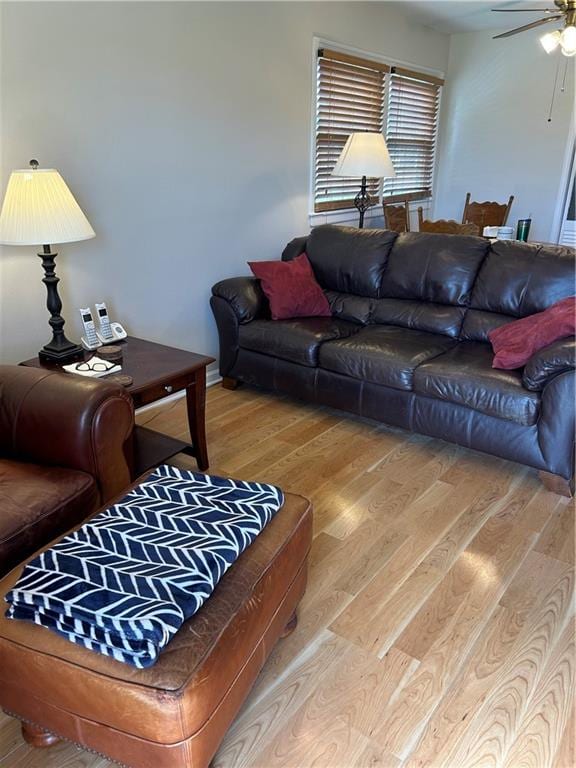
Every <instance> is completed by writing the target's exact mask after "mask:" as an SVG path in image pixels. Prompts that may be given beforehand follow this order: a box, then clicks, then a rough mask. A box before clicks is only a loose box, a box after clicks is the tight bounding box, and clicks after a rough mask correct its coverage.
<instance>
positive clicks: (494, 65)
mask: <svg viewBox="0 0 576 768" xmlns="http://www.w3.org/2000/svg"><path fill="white" fill-rule="evenodd" d="M493 34H494V33H493V32H477V33H465V34H457V35H453V36H452V37H451V43H450V60H449V65H448V72H447V77H446V83H447V84H446V88H445V92H444V95H443V103H442V122H441V128H440V137H441V141H440V147H439V157H438V173H437V177H436V195H435V205H434V215H435V217H436V218H451V219H457V220H458V221H460V219H461V216H462V210H463V207H464V200H465V197H466V193H467V192H471V193H472V199H473V200H500V201H504V200H507V199H508V197H509V196H510V195H512V194H513V195H515V200H514V203H513V207H512V210H511V213H510V218H509V224H511V225H513V226H515V225H516V222H517V220H518V219H519V218H525V217H528V216H529V215H530V214H532V229H531V232H530V238H531V239H533V240H545V241H549V240H551V239H552V238H553V236H554V235H556V234H557V233H556V232H554V231H553V224H554V215H555V212H556V206H557V204H558V202H559V197H560V196H561V195H562V193H563V190H562V189H561V176H562V171H563V168H564V163H565V158H566V149H567V142H568V136H569V131H570V123H571V117H572V109H573V103H574V60H570V59H566V58H564V57H560V62H561V68H560V74H559V81H560V82H561V80H562V78H563V74H564V67H565V65H566V64H568V76H567V80H566V91H565V93H563V94H562V93H560V92H559V86H558V92H557V93H556V97H555V105H554V111H553V115H552V121H551V122H548V110H549V106H550V100H551V98H552V90H553V84H554V77H555V73H556V65H557V62H558V56H559V54H558V55H556V56H548V55H547V54H546V53H545V52H544V50H543V49H542V47H541V46H540V44H539V42H538V37H539V35H541V34H542V30H535V31H530V32H525V33H522V34H519V35H516V36H514V37H510V38H505V39H502V40H492V35H493Z"/></svg>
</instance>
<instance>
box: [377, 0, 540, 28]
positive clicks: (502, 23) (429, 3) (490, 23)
mask: <svg viewBox="0 0 576 768" xmlns="http://www.w3.org/2000/svg"><path fill="white" fill-rule="evenodd" d="M391 5H395V6H396V7H398V8H401V10H402V12H403V13H404V15H406V16H408V17H409V18H411V19H413V20H414V21H417V22H418V23H420V24H423V25H424V26H426V27H432V29H435V30H437V31H438V32H444V33H446V34H452V33H454V32H475V31H476V30H481V29H494V30H506V29H513V28H514V27H519V26H520V25H521V24H529V23H530V22H531V21H536V20H537V19H541V18H542V17H543V16H544V14H543V13H542V12H541V11H535V12H534V13H492V11H491V9H492V8H540V9H541V8H554V7H555V6H554V3H553V2H552V1H551V0H541V2H539V0H526V2H522V1H519V0H513V2H506V3H502V2H489V0H470V2H468V1H467V0H396V1H395V2H392V3H391Z"/></svg>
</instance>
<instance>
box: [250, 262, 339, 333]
mask: <svg viewBox="0 0 576 768" xmlns="http://www.w3.org/2000/svg"><path fill="white" fill-rule="evenodd" d="M248 266H249V267H250V269H251V270H252V272H253V273H254V275H255V276H256V277H257V278H258V279H259V280H260V285H261V286H262V290H263V291H264V293H265V294H266V296H267V297H268V301H269V302H270V309H271V311H272V320H287V319H288V318H290V317H330V316H331V315H332V313H331V312H330V305H329V304H328V299H327V298H326V296H325V295H324V292H323V290H322V288H320V286H319V285H318V283H317V282H316V278H315V277H314V272H313V271H312V267H311V266H310V262H309V261H308V256H307V255H306V254H305V253H301V254H300V256H297V257H296V258H295V259H292V261H249V262H248Z"/></svg>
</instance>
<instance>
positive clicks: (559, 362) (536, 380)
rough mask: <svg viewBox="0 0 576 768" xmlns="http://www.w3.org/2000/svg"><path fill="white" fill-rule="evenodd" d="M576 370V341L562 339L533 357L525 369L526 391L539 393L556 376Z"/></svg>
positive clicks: (523, 380)
mask: <svg viewBox="0 0 576 768" xmlns="http://www.w3.org/2000/svg"><path fill="white" fill-rule="evenodd" d="M575 368H576V339H575V338H574V337H569V338H565V339H560V340H559V341H555V342H554V343H553V344H550V345H549V346H547V347H544V349H541V350H540V351H539V352H536V354H535V355H532V357H531V358H530V360H528V362H527V363H526V366H525V368H524V373H523V374H522V383H523V384H524V386H525V387H526V389H530V390H533V391H536V392H538V391H540V390H542V389H544V387H545V386H546V384H548V382H549V381H551V380H552V379H553V378H554V377H555V376H558V375H559V374H560V373H565V372H567V371H573V370H574V369H575Z"/></svg>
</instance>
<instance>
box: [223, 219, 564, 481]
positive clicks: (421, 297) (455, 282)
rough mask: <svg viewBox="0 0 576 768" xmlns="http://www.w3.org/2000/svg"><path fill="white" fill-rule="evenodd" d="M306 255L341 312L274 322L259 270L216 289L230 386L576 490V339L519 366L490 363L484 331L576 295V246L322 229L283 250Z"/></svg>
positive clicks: (334, 307) (335, 309)
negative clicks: (466, 451)
mask: <svg viewBox="0 0 576 768" xmlns="http://www.w3.org/2000/svg"><path fill="white" fill-rule="evenodd" d="M303 251H306V253H307V254H308V257H309V259H310V262H311V264H312V267H313V269H314V272H315V275H316V278H317V280H318V282H319V283H320V285H321V286H322V288H323V289H324V290H325V293H326V296H327V297H328V300H329V302H330V306H331V309H332V315H333V316H332V318H297V319H294V320H281V321H273V320H271V319H270V312H269V306H268V302H267V299H266V298H265V296H264V294H263V293H262V290H261V288H260V284H259V281H258V280H256V279H255V278H250V277H237V278H231V279H228V280H223V281H221V282H219V283H217V284H216V285H215V286H214V287H213V289H212V294H213V295H212V298H211V305H212V309H213V311H214V315H215V318H216V323H217V326H218V332H219V336H220V373H221V374H222V376H223V377H225V383H227V384H229V385H231V386H233V385H234V382H237V381H242V382H246V383H248V384H255V385H258V386H262V387H265V388H268V389H272V390H278V391H281V392H287V393H290V394H293V395H295V396H297V397H301V398H303V399H305V400H310V401H312V402H317V403H322V404H325V405H328V406H332V407H335V408H341V409H344V410H347V411H351V412H353V413H357V414H360V415H362V416H367V417H370V418H373V419H377V420H379V421H383V422H386V423H388V424H392V425H395V426H399V427H403V428H405V429H409V430H412V431H415V432H421V433H423V434H426V435H431V436H433V437H439V438H442V439H444V440H449V441H451V442H455V443H458V444H460V445H463V446H466V447H469V448H474V449H476V450H479V451H484V452H486V453H489V454H493V455H495V456H500V457H502V458H505V459H511V460H513V461H517V462H520V463H522V464H526V465H528V466H531V467H535V468H537V469H539V470H542V471H544V473H546V474H545V475H544V479H545V481H548V482H549V484H550V486H549V487H553V488H554V489H555V490H561V489H563V488H564V489H565V490H566V491H568V485H570V486H571V487H572V490H573V484H574V426H575V405H574V402H575V393H574V368H575V345H574V339H569V340H564V341H562V342H558V343H557V344H555V345H551V347H549V348H547V349H545V350H543V351H542V352H540V353H539V354H538V355H535V356H534V357H533V358H532V360H530V361H529V363H528V365H527V366H526V368H525V369H524V370H515V371H502V370H495V369H494V368H492V359H493V353H492V348H491V345H490V343H489V339H488V332H489V331H490V330H491V329H493V328H496V327H498V326H500V325H503V324H505V323H509V322H510V321H512V320H514V319H515V318H520V317H525V316H527V315H530V314H533V313H535V312H539V311H542V310H543V309H545V308H546V307H548V306H550V305H551V304H553V303H554V302H556V301H558V300H560V299H562V298H564V297H566V296H571V295H573V294H574V292H575V289H574V252H573V251H572V250H571V249H569V248H561V247H557V246H550V247H541V246H538V245H530V244H526V243H519V242H515V241H499V242H494V243H491V242H490V241H489V240H486V239H484V238H480V237H472V236H463V235H443V234H427V233H410V232H406V233H402V234H397V233H395V232H391V231H388V230H374V229H373V230H370V229H365V230H360V229H352V228H348V227H335V226H331V225H325V226H320V227H316V228H315V229H313V230H312V232H311V233H310V235H308V236H307V237H300V238H296V239H295V240H293V241H292V242H291V243H289V244H288V246H287V247H286V249H285V250H284V253H283V254H282V258H283V259H284V260H289V259H292V258H294V257H295V256H297V255H298V254H300V253H301V252H303ZM551 476H553V477H551ZM550 481H552V482H550ZM558 481H560V482H558Z"/></svg>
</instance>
